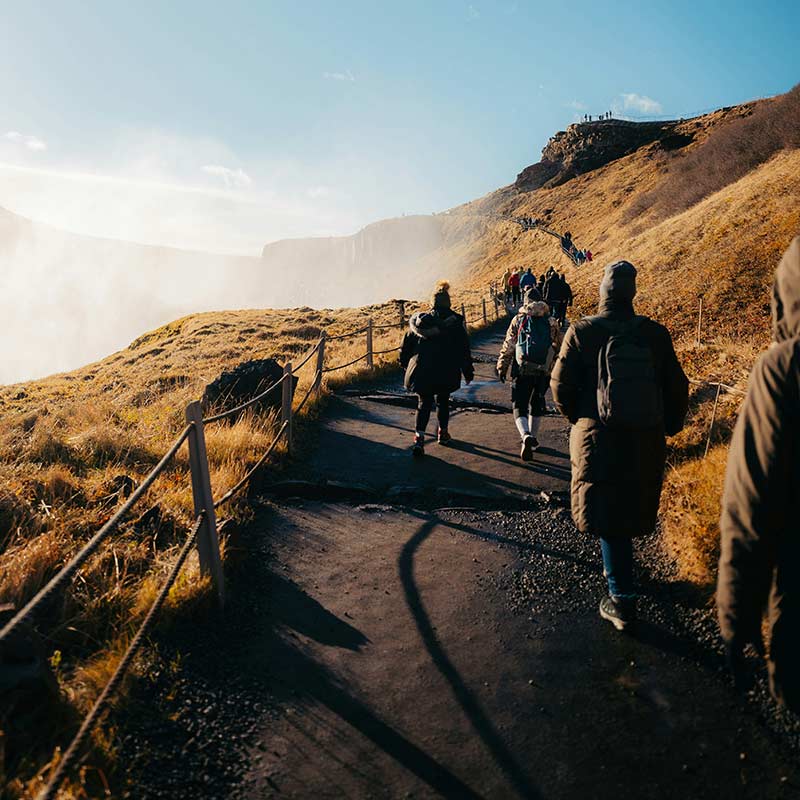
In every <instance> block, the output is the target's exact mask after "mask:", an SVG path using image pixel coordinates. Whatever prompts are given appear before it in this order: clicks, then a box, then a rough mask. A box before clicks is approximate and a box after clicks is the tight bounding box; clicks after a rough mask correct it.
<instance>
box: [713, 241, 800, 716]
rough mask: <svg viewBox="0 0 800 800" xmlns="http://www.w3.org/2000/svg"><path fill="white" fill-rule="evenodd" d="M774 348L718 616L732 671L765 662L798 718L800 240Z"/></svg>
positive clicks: (764, 363) (723, 527)
mask: <svg viewBox="0 0 800 800" xmlns="http://www.w3.org/2000/svg"><path fill="white" fill-rule="evenodd" d="M772 316H773V335H774V339H775V344H774V345H773V346H772V347H771V348H770V349H769V350H767V352H765V353H763V354H762V355H761V357H760V358H759V359H758V361H757V362H756V364H755V366H754V367H753V371H752V373H751V375H750V382H749V384H748V389H747V397H746V399H745V401H744V405H743V406H742V410H741V412H740V414H739V419H738V420H737V422H736V428H735V429H734V432H733V439H732V441H731V447H730V451H729V453H728V468H727V472H726V474H725V491H724V493H723V497H722V517H721V519H720V534H721V537H720V538H721V553H720V559H719V575H718V578H717V613H718V615H719V624H720V630H721V632H722V637H723V639H724V641H725V644H726V649H727V653H728V662H729V665H730V666H731V669H732V671H733V674H734V679H735V680H736V682H737V684H740V683H742V682H743V678H744V675H743V672H744V670H743V666H744V658H743V655H742V651H743V649H744V646H745V645H746V644H748V643H753V644H755V646H756V648H757V650H758V651H759V653H761V654H763V653H764V645H763V642H762V638H761V622H762V613H763V610H764V609H765V608H766V609H767V616H768V621H769V630H770V635H769V657H768V667H769V683H770V690H771V691H772V694H773V696H774V697H775V699H776V700H777V701H778V702H779V703H782V704H783V705H785V706H787V707H788V708H790V709H792V710H793V711H794V712H795V713H797V714H800V536H798V531H797V520H798V519H800V457H798V456H799V455H800V419H798V415H797V409H798V407H800V236H798V237H796V238H795V239H794V241H793V242H792V244H791V245H790V247H789V249H788V250H787V251H786V253H785V255H784V256H783V259H782V260H781V262H780V264H779V266H778V270H777V273H776V275H775V285H774V289H773V300H772Z"/></svg>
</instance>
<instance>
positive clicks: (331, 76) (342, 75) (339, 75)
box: [322, 69, 356, 83]
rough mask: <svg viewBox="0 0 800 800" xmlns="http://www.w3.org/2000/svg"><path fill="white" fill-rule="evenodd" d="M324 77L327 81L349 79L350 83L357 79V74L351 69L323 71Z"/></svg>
mask: <svg viewBox="0 0 800 800" xmlns="http://www.w3.org/2000/svg"><path fill="white" fill-rule="evenodd" d="M322 77H323V78H324V79H325V80H326V81H347V82H348V83H353V82H354V81H355V79H356V76H355V75H353V73H352V72H350V70H349V69H346V70H345V71H344V72H323V73H322Z"/></svg>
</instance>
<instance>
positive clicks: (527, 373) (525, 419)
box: [497, 287, 563, 461]
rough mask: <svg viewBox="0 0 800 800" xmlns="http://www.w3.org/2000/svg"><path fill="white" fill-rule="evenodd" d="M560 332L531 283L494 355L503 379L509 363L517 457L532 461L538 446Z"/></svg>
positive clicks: (559, 345) (498, 371)
mask: <svg viewBox="0 0 800 800" xmlns="http://www.w3.org/2000/svg"><path fill="white" fill-rule="evenodd" d="M562 339H563V334H562V333H561V328H560V327H559V326H558V323H557V322H556V321H555V320H554V319H553V318H552V317H551V316H550V308H549V307H548V305H547V303H543V302H542V301H541V300H540V298H539V291H538V289H536V288H535V287H531V288H530V289H529V290H528V292H527V294H526V295H525V303H524V305H523V306H522V308H520V310H519V313H518V314H517V315H516V316H515V317H514V319H513V320H511V324H510V325H509V326H508V332H507V333H506V338H505V341H504V342H503V346H502V348H501V349H500V355H499V356H498V358H497V376H498V377H499V378H500V380H501V381H502V382H503V383H505V380H506V376H507V374H508V368H509V366H510V367H511V378H512V380H513V385H512V388H511V404H512V406H513V410H514V423H515V424H516V426H517V430H518V431H519V436H520V439H521V441H522V450H521V451H520V458H522V460H523V461H532V460H533V452H534V451H535V450H537V449H538V448H539V440H538V439H537V435H538V433H539V425H540V423H541V419H542V417H543V416H544V415H545V414H546V413H547V405H546V403H545V395H546V394H547V386H548V384H549V382H550V370H551V369H552V367H553V362H554V361H555V356H556V353H557V352H558V349H559V348H560V347H561V341H562Z"/></svg>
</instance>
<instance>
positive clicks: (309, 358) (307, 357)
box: [294, 339, 322, 372]
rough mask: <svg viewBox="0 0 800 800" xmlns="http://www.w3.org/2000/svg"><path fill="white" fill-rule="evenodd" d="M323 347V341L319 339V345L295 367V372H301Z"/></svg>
mask: <svg viewBox="0 0 800 800" xmlns="http://www.w3.org/2000/svg"><path fill="white" fill-rule="evenodd" d="M321 346H322V339H319V340H317V343H316V344H315V345H314V346H313V347H312V348H311V349H310V350H309V351H308V352H307V353H306V354H305V356H304V357H303V360H302V361H301V362H300V363H299V364H297V365H295V367H294V371H295V372H297V371H298V370H301V369H302V368H303V367H304V366H305V365H306V364H308V362H309V361H311V359H312V358H313V357H314V356H315V355H316V353H317V352H318V351H319V348H320V347H321Z"/></svg>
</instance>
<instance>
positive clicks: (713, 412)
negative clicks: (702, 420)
mask: <svg viewBox="0 0 800 800" xmlns="http://www.w3.org/2000/svg"><path fill="white" fill-rule="evenodd" d="M721 389H722V384H721V383H718V384H717V394H716V396H715V397H714V408H713V409H712V410H711V424H710V425H709V426H708V439H706V451H705V453H703V458H705V457H706V456H707V455H708V451H709V449H710V447H711V434H712V432H713V431H714V420H716V418H717V405H718V404H719V393H720V390H721Z"/></svg>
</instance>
